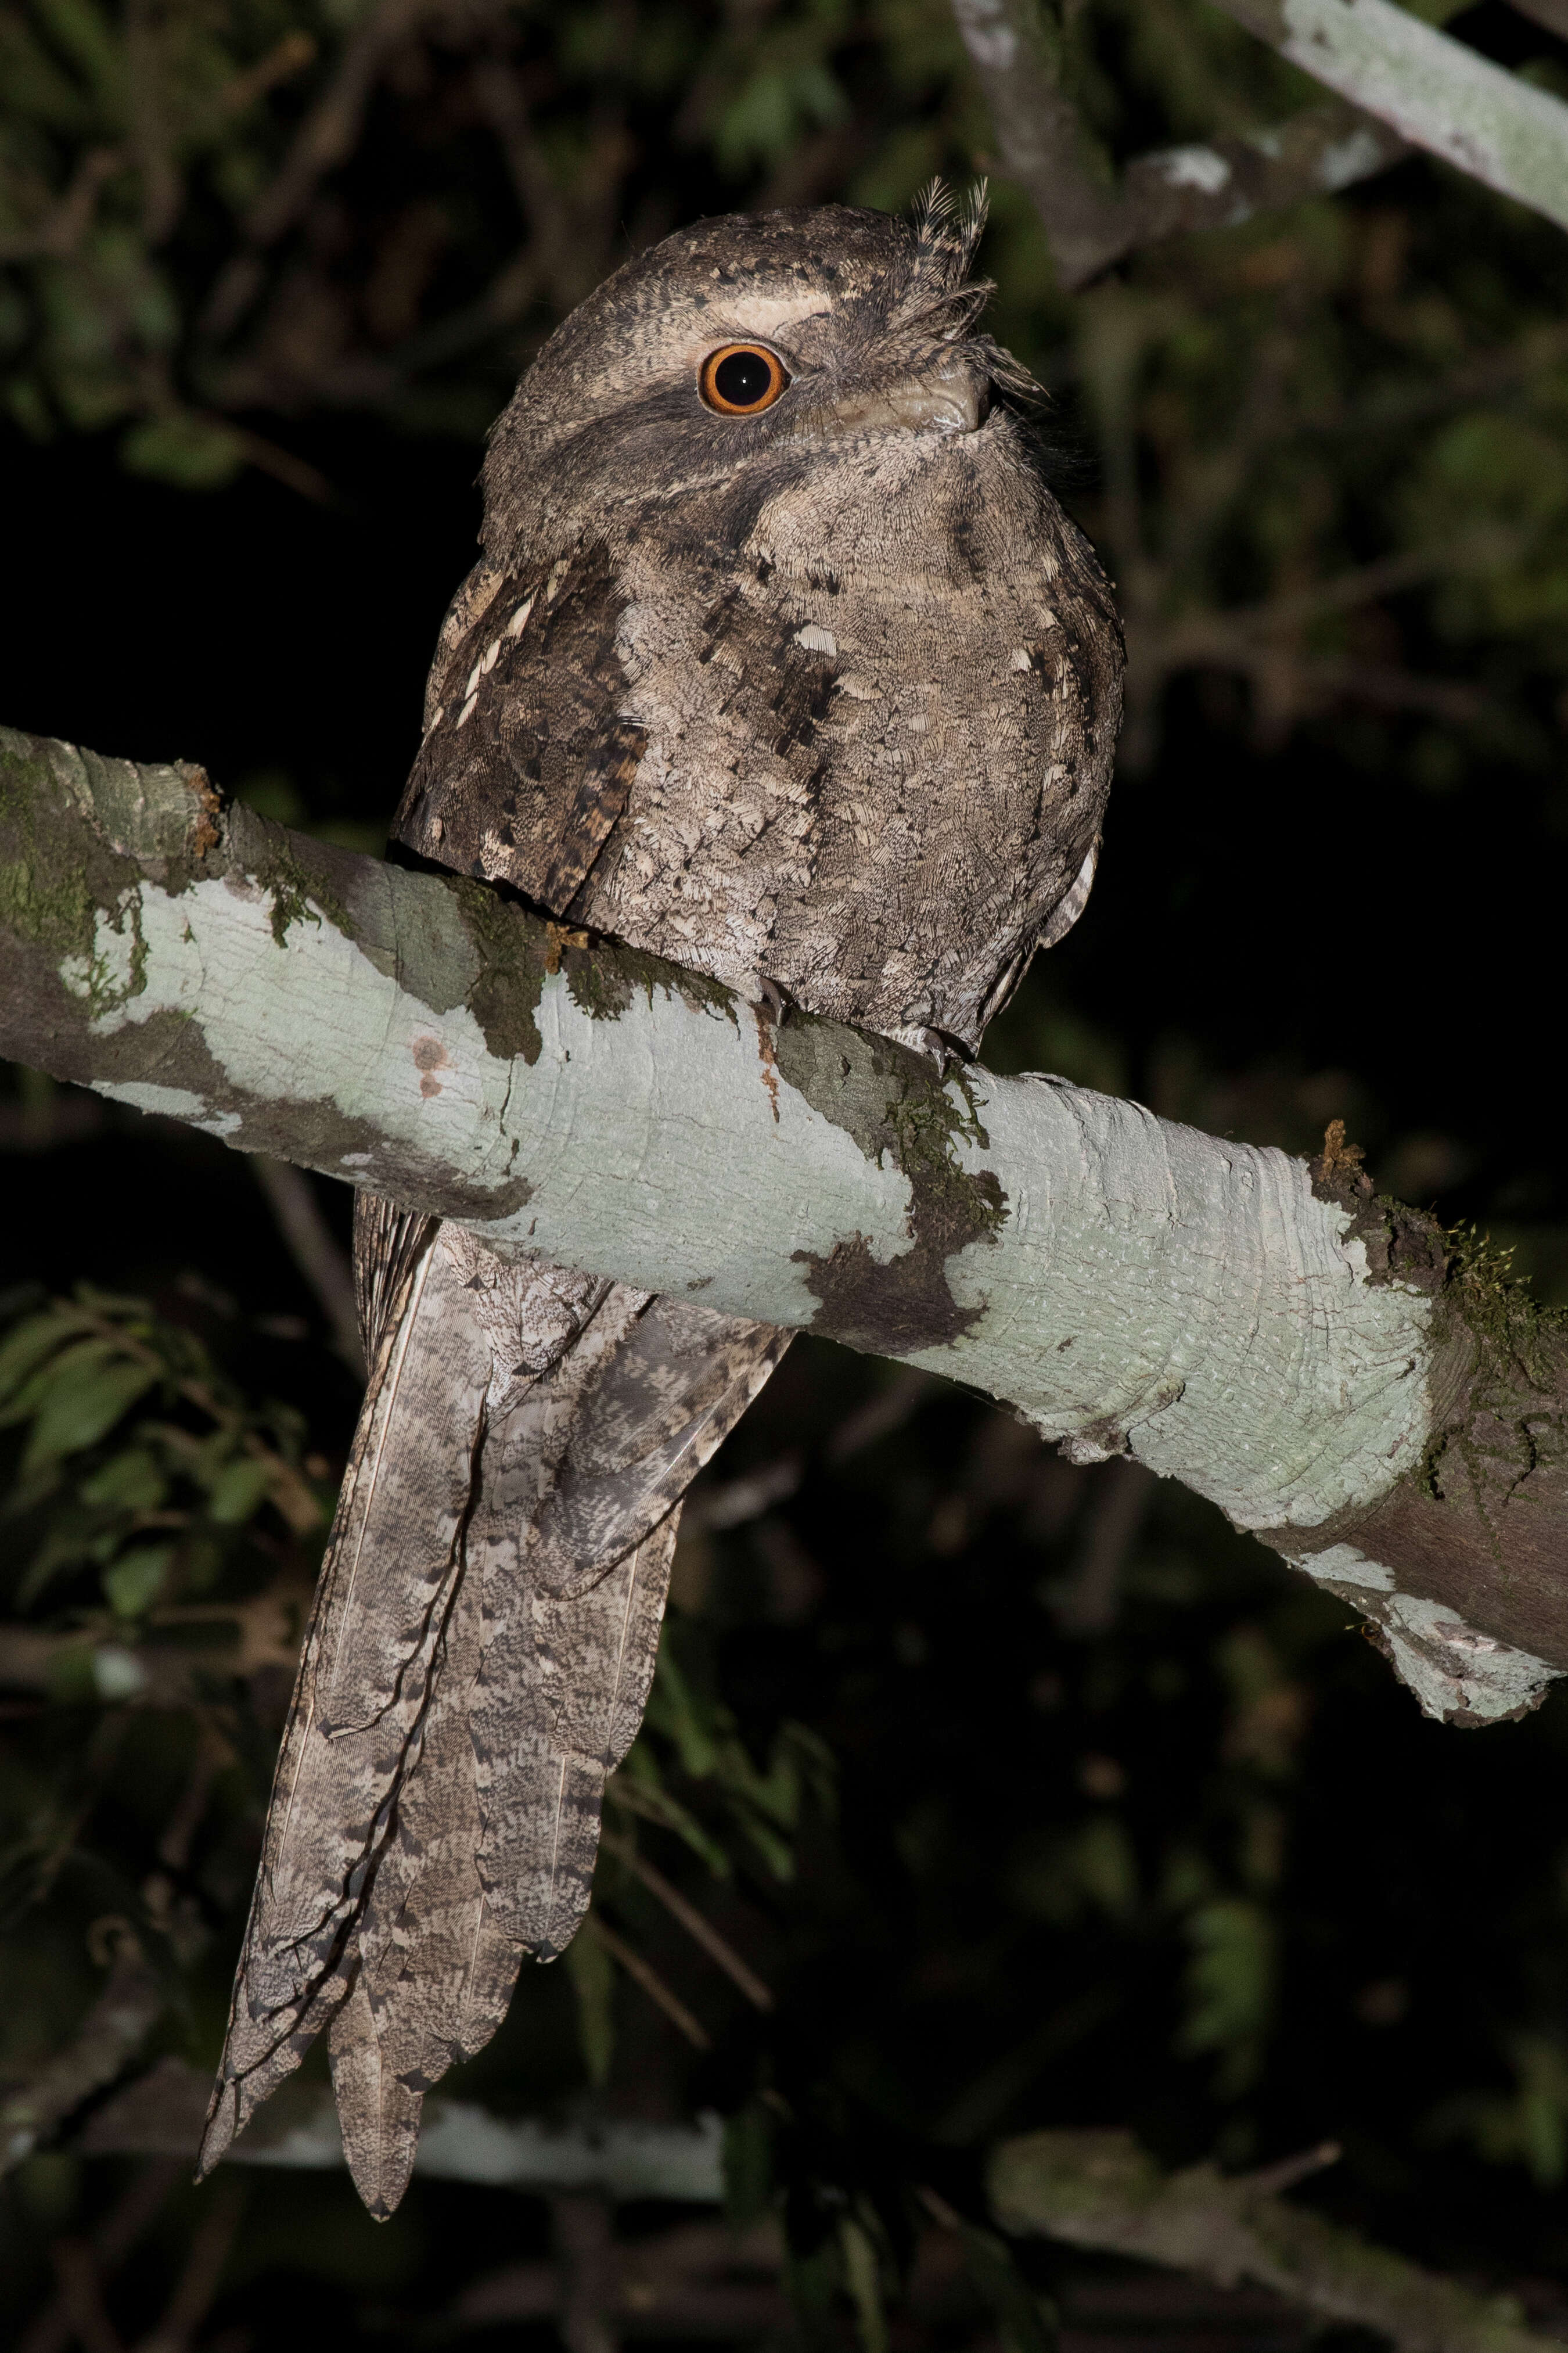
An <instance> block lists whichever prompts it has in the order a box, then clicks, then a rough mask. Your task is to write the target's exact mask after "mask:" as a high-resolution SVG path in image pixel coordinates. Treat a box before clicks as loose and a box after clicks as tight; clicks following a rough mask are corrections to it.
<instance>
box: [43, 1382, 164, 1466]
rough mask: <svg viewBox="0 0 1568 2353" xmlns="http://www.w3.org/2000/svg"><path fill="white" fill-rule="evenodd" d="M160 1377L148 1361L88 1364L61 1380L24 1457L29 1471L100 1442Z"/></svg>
mask: <svg viewBox="0 0 1568 2353" xmlns="http://www.w3.org/2000/svg"><path fill="white" fill-rule="evenodd" d="M157 1378H158V1375H157V1372H156V1371H155V1370H154V1369H153V1367H152V1366H148V1365H128V1364H126V1363H125V1362H124V1361H123V1360H121V1362H119V1363H110V1364H103V1363H102V1362H101V1360H100V1363H99V1364H98V1365H95V1366H85V1365H84V1366H81V1367H80V1368H79V1370H78V1371H76V1372H74V1373H73V1377H69V1378H66V1379H60V1380H57V1381H56V1382H55V1383H54V1384H53V1386H52V1387H51V1388H50V1389H49V1392H48V1395H47V1398H45V1399H44V1401H43V1403H42V1404H41V1405H40V1407H39V1409H38V1412H37V1418H36V1419H35V1421H34V1423H33V1430H32V1435H31V1437H30V1438H29V1439H28V1440H27V1447H26V1453H25V1454H24V1455H23V1457H22V1470H23V1472H24V1473H26V1472H28V1471H32V1470H36V1469H38V1468H40V1467H41V1466H42V1465H43V1464H45V1463H46V1462H50V1461H58V1458H59V1457H60V1456H61V1455H62V1454H76V1453H79V1452H80V1451H81V1449H82V1448H83V1447H86V1446H95V1445H96V1444H97V1443H98V1440H100V1438H102V1437H104V1436H106V1435H107V1433H108V1432H109V1431H110V1430H112V1429H113V1427H114V1425H115V1423H116V1422H117V1421H118V1420H119V1419H121V1415H122V1414H125V1413H127V1412H128V1411H129V1410H130V1409H131V1408H132V1406H133V1405H134V1404H135V1402H136V1400H137V1398H140V1397H144V1396H145V1395H146V1393H147V1391H148V1390H149V1389H150V1388H152V1386H153V1382H154V1381H155V1380H156V1379H157Z"/></svg>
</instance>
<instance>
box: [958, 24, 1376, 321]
mask: <svg viewBox="0 0 1568 2353" xmlns="http://www.w3.org/2000/svg"><path fill="white" fill-rule="evenodd" d="M952 12H953V16H954V17H955V18H956V20H957V24H958V29H959V32H960V34H961V36H962V37H963V45H964V47H965V49H966V50H967V51H968V54H969V58H970V62H971V64H972V65H973V69H974V72H975V77H976V79H977V80H978V81H979V83H980V86H981V89H982V90H983V91H984V96H985V100H986V102H987V105H988V106H989V108H990V111H991V117H992V121H993V122H994V126H995V132H996V145H997V157H998V162H999V164H1000V166H1001V168H1002V170H1003V171H1005V173H1006V174H1007V176H1008V178H1009V179H1013V180H1016V182H1017V183H1018V185H1019V186H1020V187H1022V188H1023V189H1024V190H1025V191H1026V194H1027V195H1028V196H1029V198H1030V200H1031V202H1032V203H1033V205H1034V206H1035V209H1036V211H1037V213H1038V215H1039V216H1040V219H1041V222H1042V223H1043V225H1044V227H1045V230H1046V234H1047V237H1049V239H1050V245H1051V253H1052V256H1053V258H1054V259H1055V261H1056V265H1057V272H1058V277H1059V279H1060V280H1061V282H1062V284H1063V285H1064V286H1067V287H1078V286H1082V285H1084V284H1085V283H1086V282H1087V281H1088V280H1089V279H1091V278H1093V277H1095V276H1096V275H1098V273H1099V272H1100V270H1102V269H1109V268H1110V265H1111V263H1112V262H1114V261H1119V260H1120V259H1121V258H1122V256H1123V255H1124V254H1127V253H1131V252H1133V251H1136V250H1137V249H1138V248H1142V247H1143V246H1148V245H1157V244H1159V243H1160V242H1161V241H1162V240H1163V239H1164V238H1166V237H1178V236H1182V235H1185V234H1189V233H1191V232H1194V231H1196V230H1200V229H1211V228H1226V227H1232V226H1233V225H1234V224H1235V223H1237V222H1238V221H1244V220H1250V219H1251V217H1252V216H1253V215H1254V214H1255V213H1260V212H1268V211H1272V210H1274V209H1276V208H1277V207H1279V206H1284V205H1293V204H1299V203H1300V201H1301V200H1302V199H1303V198H1304V197H1307V196H1318V195H1332V194H1333V193H1334V192H1335V191H1336V190H1337V189H1340V188H1344V187H1349V186H1350V185H1352V182H1354V181H1357V180H1364V179H1368V178H1370V177H1371V176H1372V174H1373V173H1376V172H1383V171H1386V170H1387V169H1388V167H1389V165H1390V164H1396V163H1398V162H1399V161H1400V160H1401V158H1402V157H1404V156H1405V155H1407V154H1408V153H1410V146H1409V142H1408V141H1407V140H1406V139H1405V138H1404V137H1402V136H1401V135H1400V133H1399V132H1397V131H1395V130H1394V129H1391V128H1390V126H1389V125H1388V124H1387V123H1386V122H1384V121H1379V120H1378V119H1377V117H1376V116H1375V115H1372V114H1368V113H1365V112H1363V111H1362V110H1361V109H1360V108H1359V107H1355V106H1351V105H1347V104H1346V103H1345V102H1344V101H1343V100H1339V99H1336V100H1330V101H1329V102H1327V103H1326V104H1324V105H1321V106H1310V107H1304V108H1303V109H1302V110H1301V111H1300V113H1298V114H1295V115H1293V116H1291V117H1290V118H1289V121H1284V122H1280V123H1277V124H1271V125H1269V126H1268V127H1266V128H1260V129H1258V130H1257V131H1251V132H1243V133H1241V134H1239V135H1236V136H1226V137H1222V138H1215V139H1209V140H1203V141H1200V142H1194V143H1192V144H1190V145H1187V146H1184V147H1172V148H1167V149H1163V150H1162V151H1161V152H1160V153H1155V154H1151V155H1142V156H1140V157H1139V158H1138V160H1137V161H1136V162H1135V163H1133V164H1131V165H1130V166H1129V167H1128V169H1127V171H1126V172H1125V173H1124V174H1123V175H1122V178H1121V184H1120V185H1115V186H1113V185H1111V183H1110V176H1109V174H1108V173H1106V172H1104V171H1103V170H1097V168H1096V163H1095V159H1094V158H1093V157H1092V156H1091V155H1090V154H1089V153H1088V151H1087V149H1086V145H1085V135H1084V131H1083V126H1082V124H1081V122H1080V121H1079V114H1078V110H1077V109H1076V107H1074V105H1073V104H1072V102H1071V100H1069V99H1068V98H1067V97H1066V96H1065V95H1064V94H1063V92H1062V90H1061V89H1060V88H1059V86H1058V79H1057V74H1056V69H1055V60H1054V58H1053V55H1052V51H1051V44H1050V41H1049V38H1048V35H1047V26H1046V22H1045V20H1044V18H1043V17H1042V15H1041V11H1040V8H1039V6H1038V5H1037V0H952Z"/></svg>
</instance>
